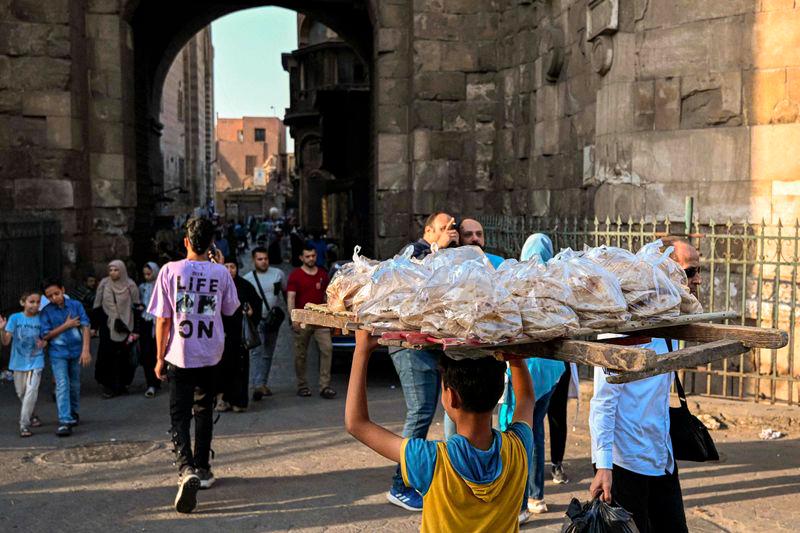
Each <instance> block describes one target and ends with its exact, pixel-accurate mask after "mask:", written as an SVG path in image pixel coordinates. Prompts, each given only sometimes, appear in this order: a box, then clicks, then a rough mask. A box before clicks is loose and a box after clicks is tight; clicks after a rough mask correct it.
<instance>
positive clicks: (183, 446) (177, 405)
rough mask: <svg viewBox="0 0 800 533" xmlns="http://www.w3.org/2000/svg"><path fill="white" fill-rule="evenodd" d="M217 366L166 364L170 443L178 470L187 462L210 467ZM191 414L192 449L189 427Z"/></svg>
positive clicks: (200, 466) (197, 466)
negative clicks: (191, 366)
mask: <svg viewBox="0 0 800 533" xmlns="http://www.w3.org/2000/svg"><path fill="white" fill-rule="evenodd" d="M217 372H218V369H217V366H205V367H201V368H180V367H177V366H175V365H172V364H167V377H168V379H169V414H170V418H171V419H172V431H171V435H172V444H173V445H174V447H175V465H176V466H177V467H178V471H180V470H182V469H183V468H184V467H186V466H191V467H194V468H210V464H209V462H208V456H209V454H210V452H211V437H212V435H213V431H214V418H213V414H214V395H215V391H216V375H217ZM192 418H194V453H192V439H191V435H190V433H189V429H190V426H191V423H192Z"/></svg>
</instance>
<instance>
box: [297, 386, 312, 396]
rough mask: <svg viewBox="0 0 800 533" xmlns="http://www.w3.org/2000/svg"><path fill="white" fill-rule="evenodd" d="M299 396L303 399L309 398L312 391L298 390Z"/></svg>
mask: <svg viewBox="0 0 800 533" xmlns="http://www.w3.org/2000/svg"><path fill="white" fill-rule="evenodd" d="M297 395H298V396H302V397H303V398H307V397H309V396H311V389H309V388H308V387H300V388H299V389H298V390H297Z"/></svg>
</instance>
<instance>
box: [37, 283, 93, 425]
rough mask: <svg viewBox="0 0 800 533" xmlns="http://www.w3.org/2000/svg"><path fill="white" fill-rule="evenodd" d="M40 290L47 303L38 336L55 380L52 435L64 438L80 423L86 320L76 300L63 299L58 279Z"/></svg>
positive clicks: (88, 334) (88, 336) (87, 333)
mask: <svg viewBox="0 0 800 533" xmlns="http://www.w3.org/2000/svg"><path fill="white" fill-rule="evenodd" d="M42 289H43V290H44V295H45V296H46V297H47V299H48V300H49V301H50V304H49V305H48V306H47V307H45V308H44V309H42V311H41V323H42V336H43V338H44V340H46V341H48V342H49V343H50V346H49V348H48V350H47V351H48V354H49V355H50V365H51V366H52V368H53V376H54V377H55V378H56V405H57V406H58V430H56V435H58V436H59V437H67V436H69V435H72V427H73V426H76V425H77V424H78V422H79V421H80V415H79V414H78V413H79V409H80V403H79V402H80V395H81V365H83V366H88V365H89V364H90V363H91V362H92V354H91V353H90V352H89V340H90V339H91V331H90V329H89V317H88V316H86V311H85V310H84V309H83V305H82V304H81V303H80V302H79V301H77V300H70V299H67V298H65V297H64V284H63V283H61V280H58V279H48V280H45V282H44V283H43V284H42Z"/></svg>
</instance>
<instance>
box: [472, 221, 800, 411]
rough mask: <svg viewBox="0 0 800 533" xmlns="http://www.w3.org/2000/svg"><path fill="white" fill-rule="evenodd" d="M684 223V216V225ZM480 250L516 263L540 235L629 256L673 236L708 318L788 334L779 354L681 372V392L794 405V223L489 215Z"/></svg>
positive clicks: (797, 258) (797, 235)
mask: <svg viewBox="0 0 800 533" xmlns="http://www.w3.org/2000/svg"><path fill="white" fill-rule="evenodd" d="M691 219H692V217H691V216H689V218H688V220H691ZM481 222H482V223H483V225H484V230H485V233H486V244H487V249H490V250H494V251H496V252H497V253H499V254H501V255H503V256H504V257H516V256H518V255H519V252H520V249H521V247H522V245H523V244H524V242H525V239H526V238H527V237H528V235H530V234H531V233H536V232H541V233H545V234H547V235H548V236H550V238H551V239H552V240H553V245H554V247H555V249H556V250H558V249H560V248H567V247H571V248H573V249H582V248H583V246H584V244H587V245H590V246H598V245H601V244H608V245H612V246H619V247H621V248H626V249H629V250H633V251H636V250H638V248H639V247H641V246H642V244H645V243H647V242H650V241H652V240H653V239H656V238H658V237H662V236H665V235H679V236H683V237H684V238H686V239H687V240H689V241H690V242H691V243H692V244H693V245H694V246H695V247H696V248H697V249H698V250H699V251H700V257H701V268H702V269H703V274H702V275H703V284H702V286H701V289H700V300H701V302H702V303H703V307H704V308H705V309H706V310H708V311H736V312H737V313H739V315H740V318H739V319H738V320H737V321H736V322H737V323H739V324H743V325H753V326H763V327H777V328H781V329H784V330H786V331H788V332H789V344H788V346H786V347H785V348H782V349H780V350H763V349H756V350H752V351H751V352H748V353H746V354H742V355H740V356H738V357H731V358H729V359H726V360H724V361H721V362H719V363H714V364H709V365H707V366H705V367H699V368H697V369H691V370H686V371H685V378H684V381H685V382H686V383H687V385H688V388H687V390H691V391H692V392H694V393H698V394H704V395H709V396H722V397H728V398H731V397H733V398H739V399H749V400H753V401H756V402H757V401H762V400H767V401H769V402H771V403H775V402H785V403H788V404H790V405H791V404H797V403H798V399H800V374H799V373H798V372H800V350H798V347H796V346H795V344H796V343H797V337H796V335H795V331H796V328H797V321H798V314H797V307H798V297H799V296H800V293H799V292H798V291H799V289H798V287H797V280H798V265H800V254H798V251H799V249H798V248H799V247H800V223H798V222H797V221H795V222H794V224H792V225H791V226H788V227H787V226H783V225H782V224H781V223H780V221H779V222H778V223H777V224H775V225H770V224H767V223H765V222H761V223H758V224H750V223H749V222H742V223H733V222H731V221H728V222H726V223H723V224H719V223H716V222H715V221H713V220H708V221H707V222H705V223H698V222H694V223H691V224H688V226H689V227H688V230H689V231H687V223H686V222H677V223H676V222H674V221H670V220H669V219H666V220H661V221H659V220H652V221H647V220H645V219H640V220H638V221H636V220H634V219H632V218H629V219H628V220H627V221H623V220H621V219H620V218H617V219H616V220H613V221H612V220H611V219H608V218H607V219H606V220H604V221H600V220H598V219H594V220H587V219H584V220H578V219H576V218H569V219H568V218H541V217H527V216H503V215H494V216H492V215H490V216H484V217H482V218H481Z"/></svg>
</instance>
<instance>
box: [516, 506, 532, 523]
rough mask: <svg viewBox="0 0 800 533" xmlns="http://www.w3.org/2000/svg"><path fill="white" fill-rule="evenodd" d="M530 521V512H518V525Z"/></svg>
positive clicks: (525, 510)
mask: <svg viewBox="0 0 800 533" xmlns="http://www.w3.org/2000/svg"><path fill="white" fill-rule="evenodd" d="M530 519H531V512H530V511H528V510H527V509H523V510H522V511H520V512H519V525H522V524H524V523H526V522H527V521H528V520H530Z"/></svg>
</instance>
